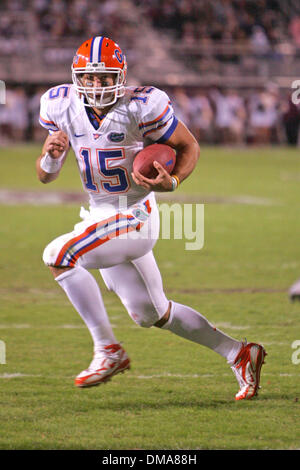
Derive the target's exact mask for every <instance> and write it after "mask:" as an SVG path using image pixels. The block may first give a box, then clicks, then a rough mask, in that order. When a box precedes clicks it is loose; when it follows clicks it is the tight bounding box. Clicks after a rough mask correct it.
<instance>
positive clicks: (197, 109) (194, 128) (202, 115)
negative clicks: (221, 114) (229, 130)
mask: <svg viewBox="0 0 300 470" xmlns="http://www.w3.org/2000/svg"><path fill="white" fill-rule="evenodd" d="M213 118H214V113H213V109H212V107H211V104H210V102H209V99H208V98H207V92H206V91H205V90H203V89H199V90H195V91H193V92H192V93H191V96H190V98H189V128H190V129H191V132H192V133H193V134H194V136H195V137H196V139H197V140H198V142H200V143H201V142H205V143H211V142H213V135H212V130H213Z"/></svg>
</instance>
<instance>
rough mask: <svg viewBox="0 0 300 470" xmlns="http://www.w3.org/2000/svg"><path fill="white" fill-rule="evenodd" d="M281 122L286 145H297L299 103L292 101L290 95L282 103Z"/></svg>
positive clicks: (299, 118) (299, 117) (299, 120)
mask: <svg viewBox="0 0 300 470" xmlns="http://www.w3.org/2000/svg"><path fill="white" fill-rule="evenodd" d="M282 122H283V126H284V130H285V135H286V142H287V144H288V145H298V141H299V125H300V105H296V104H294V103H293V102H292V99H291V96H290V95H289V97H288V99H287V100H286V101H285V102H284V103H283V105H282Z"/></svg>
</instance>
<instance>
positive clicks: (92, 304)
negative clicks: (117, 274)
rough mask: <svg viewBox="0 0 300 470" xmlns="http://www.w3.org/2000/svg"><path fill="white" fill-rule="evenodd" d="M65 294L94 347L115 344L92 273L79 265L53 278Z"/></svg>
mask: <svg viewBox="0 0 300 470" xmlns="http://www.w3.org/2000/svg"><path fill="white" fill-rule="evenodd" d="M55 280H56V281H57V282H58V283H59V285H60V286H61V287H62V288H63V290H64V291H65V293H66V294H67V296H68V298H69V300H70V302H71V303H72V304H73V306H74V307H75V309H76V310H77V312H78V313H79V315H80V316H81V318H82V319H83V321H84V322H85V324H86V326H87V327H88V330H89V332H90V334H91V336H92V338H93V342H94V349H98V348H99V347H100V348H101V347H103V346H107V345H108V344H116V343H117V340H116V338H115V336H114V334H113V331H112V328H111V325H110V322H109V319H108V316H107V312H106V309H105V306H104V303H103V300H102V295H101V292H100V289H99V286H98V284H97V282H96V280H95V278H94V276H92V274H91V273H90V272H89V271H87V270H86V269H84V268H82V267H81V266H79V267H76V268H73V269H69V270H68V271H65V272H63V273H62V274H60V275H59V276H57V277H56V278H55Z"/></svg>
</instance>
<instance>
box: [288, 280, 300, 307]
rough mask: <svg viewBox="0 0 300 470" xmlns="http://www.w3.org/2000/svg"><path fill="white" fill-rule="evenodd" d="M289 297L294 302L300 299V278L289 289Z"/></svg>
mask: <svg viewBox="0 0 300 470" xmlns="http://www.w3.org/2000/svg"><path fill="white" fill-rule="evenodd" d="M289 297H290V300H291V301H292V302H294V301H295V300H300V279H298V280H297V281H296V282H295V283H294V284H293V285H292V286H291V287H290V290H289Z"/></svg>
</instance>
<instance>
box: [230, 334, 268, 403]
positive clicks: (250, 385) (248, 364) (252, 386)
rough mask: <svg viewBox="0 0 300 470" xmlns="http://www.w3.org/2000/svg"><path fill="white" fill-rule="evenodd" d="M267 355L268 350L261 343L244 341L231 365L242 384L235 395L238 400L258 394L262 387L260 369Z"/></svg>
mask: <svg viewBox="0 0 300 470" xmlns="http://www.w3.org/2000/svg"><path fill="white" fill-rule="evenodd" d="M266 355H267V353H266V351H265V350H264V348H263V346H261V345H260V344H256V343H248V344H247V343H243V346H242V348H241V350H240V352H239V353H238V355H237V356H236V358H235V360H234V363H233V365H232V366H231V369H232V370H233V372H234V373H235V376H236V378H237V381H238V383H239V385H240V390H239V391H238V393H237V394H236V396H235V399H236V400H244V399H248V400H249V399H250V398H253V397H254V396H255V395H257V393H258V389H259V388H260V387H259V382H260V371H261V367H262V365H263V364H264V358H265V356H266Z"/></svg>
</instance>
